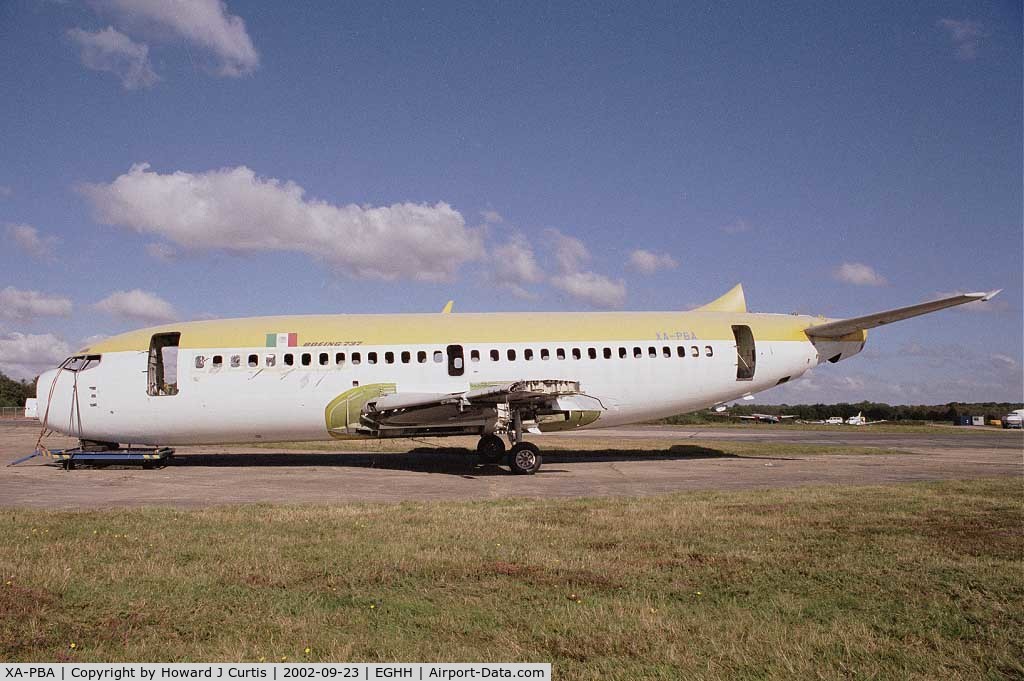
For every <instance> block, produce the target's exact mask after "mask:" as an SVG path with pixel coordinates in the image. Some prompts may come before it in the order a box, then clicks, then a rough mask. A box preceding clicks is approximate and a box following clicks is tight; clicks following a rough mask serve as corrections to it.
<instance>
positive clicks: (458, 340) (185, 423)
mask: <svg viewBox="0 0 1024 681" xmlns="http://www.w3.org/2000/svg"><path fill="white" fill-rule="evenodd" d="M996 293H998V291H993V292H991V293H968V294H964V295H957V296H953V297H949V298H944V299H942V300H936V301H933V302H928V303H922V304H920V305H912V306H910V307H904V308H899V309H895V310H889V311H886V312H880V313H877V314H872V315H867V316H864V317H855V318H851V319H840V320H830V319H825V318H823V317H811V316H805V315H785V314H753V313H748V312H747V306H746V301H745V299H744V295H743V289H742V287H740V286H736V287H735V288H733V289H732V290H731V291H729V292H728V293H726V294H725V295H724V296H722V297H721V298H719V299H718V300H715V301H714V302H712V303H709V304H707V305H705V306H703V307H700V308H697V309H696V310H692V311H689V312H593V313H565V312H549V313H535V314H531V313H515V314H503V313H494V314H451V313H449V312H450V306H447V307H446V309H445V313H441V314H400V315H399V314H395V315H310V316H282V317H253V318H247V319H224V320H215V321H198V322H187V323H180V324H169V325H165V326H159V327H154V328H148V329H143V330H141V331H135V332H131V333H126V334H122V335H119V336H114V337H112V338H108V339H106V340H103V341H99V342H97V343H95V344H94V345H92V346H90V347H86V348H83V349H82V350H81V351H79V352H78V353H76V354H75V355H74V356H72V357H69V358H68V359H67V360H65V361H64V362H63V363H62V364H61V365H60V367H58V368H57V369H54V370H51V371H47V372H46V373H45V374H43V375H42V376H41V377H40V378H39V384H38V413H39V414H40V418H41V419H42V421H43V425H44V427H45V428H50V429H52V430H55V431H58V432H61V433H65V434H67V435H71V436H74V437H77V438H79V439H80V440H81V441H82V445H83V447H89V448H93V449H95V448H100V449H102V448H109V449H116V448H117V447H118V445H120V444H128V443H131V444H142V445H184V444H224V443H247V442H255V441H297V440H305V441H313V440H329V439H331V438H339V439H344V438H396V437H424V436H449V435H474V436H479V437H480V441H479V445H478V447H477V452H478V454H479V455H480V457H481V459H482V460H483V461H486V462H489V463H498V462H500V461H502V460H503V459H504V460H505V461H506V462H507V464H508V466H509V467H510V468H511V470H512V472H513V473H520V474H531V473H535V472H536V471H537V470H538V469H539V468H540V466H541V453H540V450H539V449H538V448H537V446H536V445H534V444H533V443H531V442H527V441H525V440H524V439H523V438H524V435H525V434H527V433H545V432H551V431H564V430H573V429H581V428H601V427H606V426H618V425H622V424H627V423H634V422H638V421H647V420H651V419H657V418H661V417H665V416H671V415H673V414H679V413H683V412H689V411H694V410H697V409H704V408H707V407H711V406H713V405H716V404H721V403H724V402H726V401H729V400H735V399H738V398H742V397H744V396H747V395H752V394H754V393H757V392H760V391H762V390H767V389H769V388H772V387H775V386H777V385H780V384H782V383H786V382H787V381H791V380H793V379H795V378H798V377H800V376H801V375H802V374H803V373H804V372H805V371H807V370H808V369H810V368H811V367H814V366H817V365H819V364H821V363H823V362H838V361H840V360H843V359H847V358H849V357H852V356H853V355H856V354H857V353H858V352H860V351H861V349H863V347H864V342H865V340H866V339H867V329H870V328H873V327H876V326H881V325H883V324H888V323H890V322H894V321H898V320H901V319H907V318H909V317H915V316H917V315H922V314H926V313H929V312H934V311H936V310H941V309H943V308H946V307H952V306H954V305H960V304H963V303H969V302H972V301H975V300H988V299H989V298H991V297H992V296H994V295H995V294H996ZM502 436H504V437H506V438H507V439H508V440H509V443H510V444H511V448H510V449H509V450H508V452H507V453H506V447H505V443H504V441H503V440H502Z"/></svg>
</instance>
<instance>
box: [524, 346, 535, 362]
mask: <svg viewBox="0 0 1024 681" xmlns="http://www.w3.org/2000/svg"><path fill="white" fill-rule="evenodd" d="M523 359H525V360H526V361H527V362H529V361H530V360H532V359H533V348H526V349H525V350H523Z"/></svg>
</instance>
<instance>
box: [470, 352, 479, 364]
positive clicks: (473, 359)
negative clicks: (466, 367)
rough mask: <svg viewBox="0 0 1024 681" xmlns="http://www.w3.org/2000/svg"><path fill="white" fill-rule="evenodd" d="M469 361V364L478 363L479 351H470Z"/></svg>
mask: <svg viewBox="0 0 1024 681" xmlns="http://www.w3.org/2000/svg"><path fill="white" fill-rule="evenodd" d="M469 361H470V362H479V361H480V351H479V350H470V351H469Z"/></svg>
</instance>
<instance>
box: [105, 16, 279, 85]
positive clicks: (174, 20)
mask: <svg viewBox="0 0 1024 681" xmlns="http://www.w3.org/2000/svg"><path fill="white" fill-rule="evenodd" d="M96 4H97V5H98V6H99V7H101V8H103V9H105V10H107V11H109V12H110V13H112V14H113V15H114V16H115V18H116V21H115V23H117V24H118V25H119V26H121V27H130V28H131V29H139V30H149V31H150V32H156V33H158V34H160V35H161V37H165V38H171V37H177V38H183V39H184V40H186V41H187V42H189V43H191V45H193V46H194V47H199V48H202V49H204V50H208V51H209V52H211V53H212V54H213V55H214V56H215V57H216V58H217V60H218V66H217V72H218V73H219V74H220V75H222V76H243V75H246V74H248V73H252V72H253V71H254V70H255V69H256V68H257V67H258V66H259V63H260V55H259V52H257V51H256V48H255V47H254V46H253V42H252V38H250V37H249V33H248V32H247V31H246V28H245V21H244V20H243V19H242V18H241V17H239V16H237V15H234V14H231V13H229V11H228V7H227V4H225V3H224V2H223V1H222V0H97V2H96Z"/></svg>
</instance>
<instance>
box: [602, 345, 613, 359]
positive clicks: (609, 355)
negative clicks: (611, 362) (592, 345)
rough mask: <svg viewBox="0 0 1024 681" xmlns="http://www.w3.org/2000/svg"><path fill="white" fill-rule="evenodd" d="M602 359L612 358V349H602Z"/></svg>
mask: <svg viewBox="0 0 1024 681" xmlns="http://www.w3.org/2000/svg"><path fill="white" fill-rule="evenodd" d="M604 358H605V359H611V358H612V349H611V348H605V349H604Z"/></svg>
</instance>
